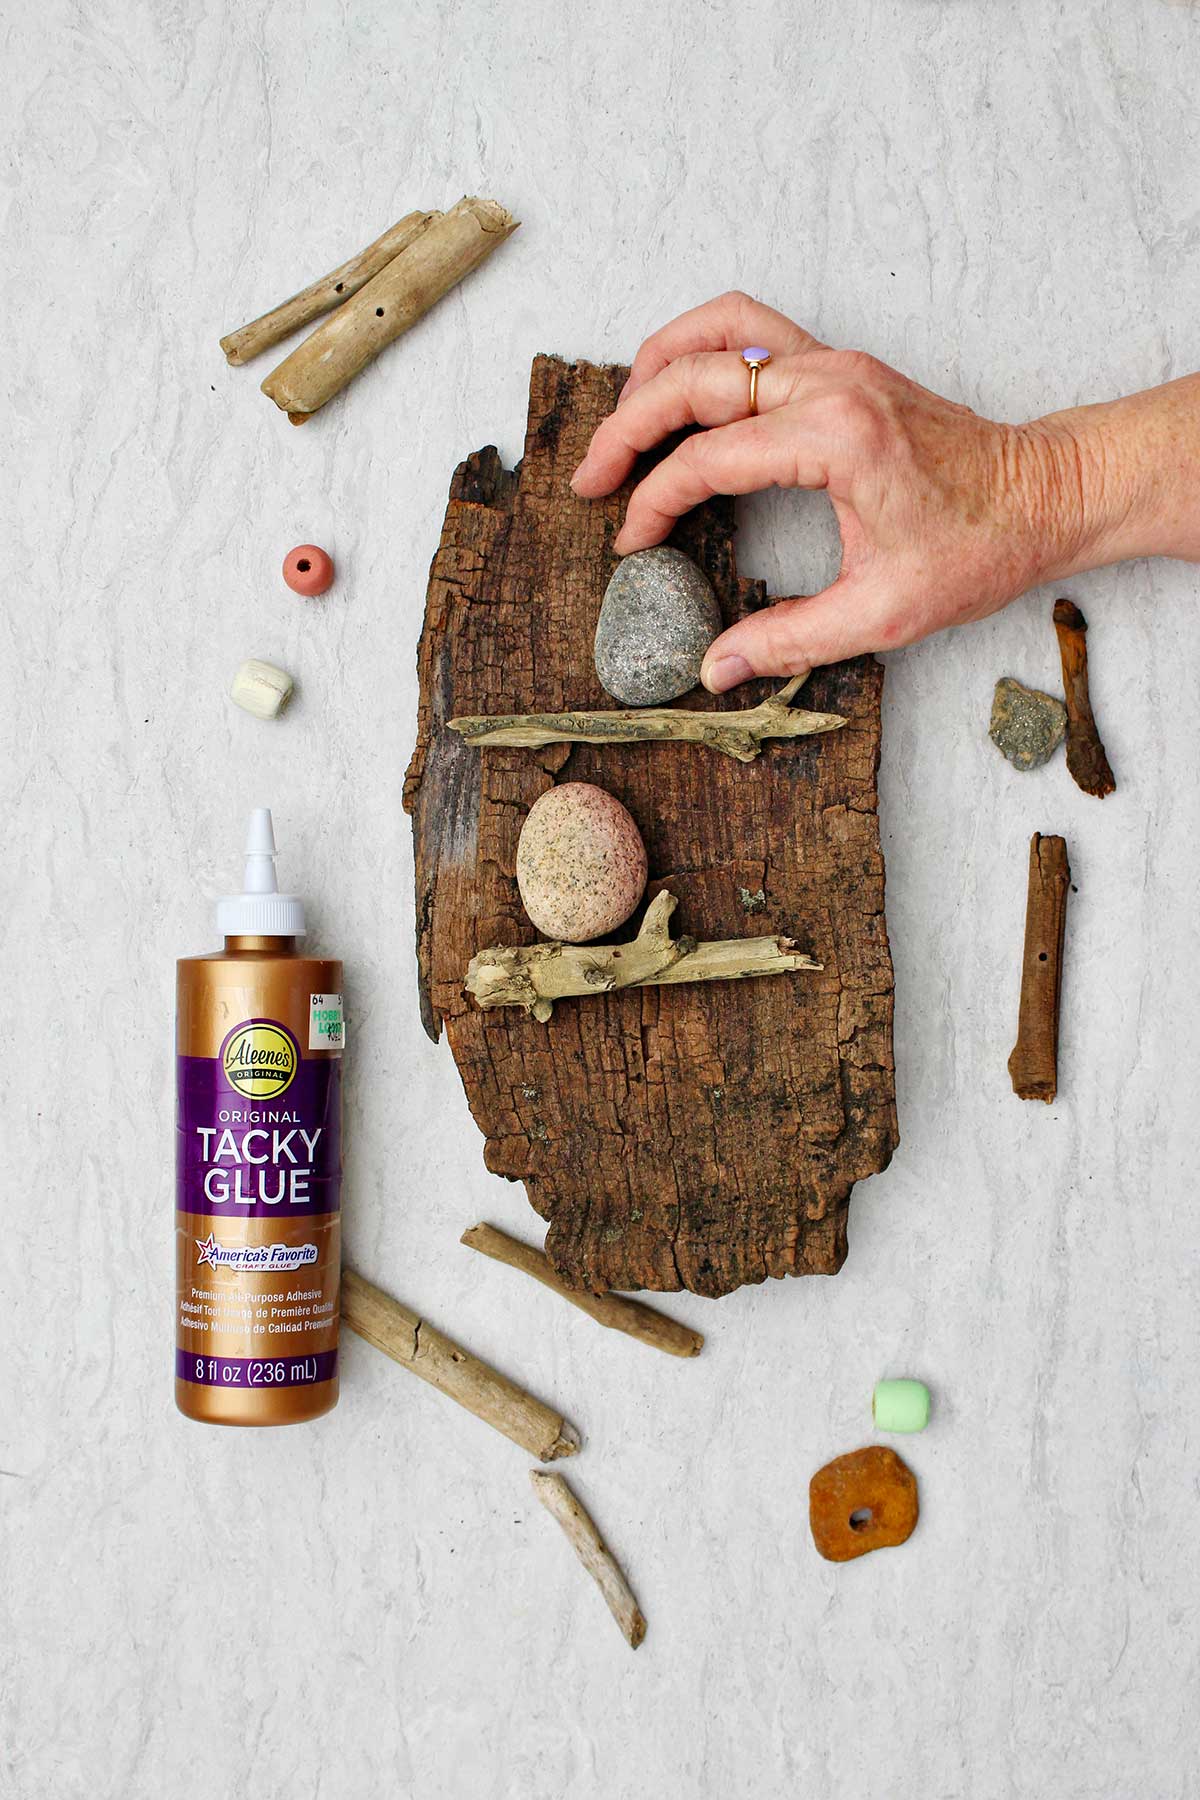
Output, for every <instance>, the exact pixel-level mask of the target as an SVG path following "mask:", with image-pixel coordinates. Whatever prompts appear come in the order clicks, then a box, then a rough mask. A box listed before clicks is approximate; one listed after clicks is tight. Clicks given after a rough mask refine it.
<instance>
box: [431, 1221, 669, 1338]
mask: <svg viewBox="0 0 1200 1800" xmlns="http://www.w3.org/2000/svg"><path fill="white" fill-rule="evenodd" d="M460 1242H462V1243H464V1244H466V1245H467V1246H468V1247H469V1248H470V1249H472V1250H480V1251H482V1252H483V1254H484V1256H490V1257H491V1258H492V1259H493V1260H494V1261H495V1262H499V1263H504V1264H506V1266H507V1267H508V1268H510V1269H521V1270H522V1271H523V1272H524V1273H525V1274H526V1275H532V1276H533V1279H534V1280H535V1281H540V1282H541V1284H542V1286H543V1287H548V1288H549V1289H550V1291H551V1293H554V1294H561V1295H562V1298H563V1299H564V1300H569V1301H570V1303H571V1305H572V1306H577V1307H578V1308H579V1310H580V1312H585V1313H587V1314H588V1316H589V1318H593V1319H595V1320H596V1322H597V1324H600V1325H607V1326H610V1327H611V1328H612V1330H614V1331H623V1332H624V1333H625V1334H626V1336H627V1337H631V1338H637V1339H638V1341H639V1343H643V1344H649V1345H650V1346H651V1348H652V1349H654V1350H665V1351H666V1353H667V1355H668V1356H699V1354H700V1352H701V1350H702V1349H703V1347H704V1339H703V1337H702V1336H701V1334H700V1332H698V1331H693V1330H692V1329H691V1327H690V1326H688V1325H681V1324H680V1323H679V1322H678V1320H676V1319H669V1318H668V1317H667V1315H666V1314H665V1313H660V1312H655V1310H654V1308H653V1307H652V1306H643V1305H642V1303H641V1301H640V1300H628V1299H626V1298H625V1296H624V1295H623V1294H589V1293H586V1292H585V1291H583V1290H582V1289H577V1288H570V1287H568V1286H567V1284H566V1282H565V1281H563V1279H562V1277H561V1276H560V1275H559V1274H558V1272H557V1270H556V1269H555V1267H554V1265H553V1263H552V1262H551V1261H550V1258H549V1257H548V1256H547V1255H546V1253H545V1251H543V1250H537V1249H535V1248H534V1246H533V1245H532V1244H526V1243H523V1242H522V1241H521V1239H520V1238H514V1237H509V1235H508V1233H507V1232H506V1231H499V1230H497V1228H496V1226H495V1225H472V1226H471V1228H470V1230H468V1231H464V1232H463V1234H462V1238H461V1240H460Z"/></svg>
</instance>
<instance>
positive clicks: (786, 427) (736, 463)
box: [613, 407, 828, 556]
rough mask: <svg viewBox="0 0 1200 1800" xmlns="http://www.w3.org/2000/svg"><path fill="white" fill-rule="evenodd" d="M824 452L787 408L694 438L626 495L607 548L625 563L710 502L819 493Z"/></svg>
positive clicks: (819, 439) (823, 475) (824, 468)
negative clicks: (797, 491) (769, 490)
mask: <svg viewBox="0 0 1200 1800" xmlns="http://www.w3.org/2000/svg"><path fill="white" fill-rule="evenodd" d="M825 448H826V440H824V439H823V438H822V436H821V435H820V434H819V433H817V432H814V431H813V430H811V429H810V428H809V427H807V426H806V425H805V424H804V422H803V419H802V418H800V417H799V416H798V415H797V413H796V411H795V410H794V409H793V408H791V407H782V408H780V409H779V410H778V411H776V412H771V413H765V414H763V415H762V416H761V417H760V418H755V419H741V420H739V421H738V423H737V424H735V425H725V426H723V427H722V428H721V429H720V430H718V431H704V432H698V433H697V434H696V436H695V437H690V438H686V439H685V440H684V442H683V443H682V444H681V445H680V446H679V448H678V450H675V451H672V453H671V455H670V456H667V457H664V458H663V460H662V462H660V463H659V464H658V465H657V467H656V468H653V469H651V471H650V473H649V475H647V476H646V479H645V480H644V481H640V482H639V483H638V485H637V487H635V488H634V490H633V493H632V494H631V495H630V497H629V505H628V507H627V508H626V511H625V522H624V524H623V525H622V526H621V529H620V531H619V532H618V534H617V537H616V540H615V542H614V544H613V548H614V550H616V552H617V553H618V555H620V556H626V555H628V553H629V552H630V551H631V550H644V549H645V548H646V547H647V545H649V544H659V543H661V542H662V540H663V538H665V537H666V535H667V533H668V532H669V531H670V529H671V527H672V525H674V523H675V521H676V519H678V518H681V517H682V516H683V514H684V513H685V512H690V511H691V509H692V507H693V506H699V505H700V503H701V501H703V500H711V499H712V497H713V495H714V494H752V493H755V492H757V490H758V489H759V488H766V487H804V488H823V487H824V486H825V485H826V483H827V481H828V467H827V464H826V461H825V456H824V450H825Z"/></svg>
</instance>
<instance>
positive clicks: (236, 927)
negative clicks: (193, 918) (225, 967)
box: [217, 806, 304, 937]
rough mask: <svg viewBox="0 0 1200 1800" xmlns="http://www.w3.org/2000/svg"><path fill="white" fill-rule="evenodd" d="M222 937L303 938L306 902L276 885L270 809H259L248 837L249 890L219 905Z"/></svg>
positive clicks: (247, 870) (251, 819) (255, 813)
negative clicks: (281, 890) (280, 890)
mask: <svg viewBox="0 0 1200 1800" xmlns="http://www.w3.org/2000/svg"><path fill="white" fill-rule="evenodd" d="M217 930H218V931H219V932H220V933H221V936H222V937H303V936H304V902H303V901H302V900H301V899H300V897H299V895H298V894H281V893H280V892H279V891H278V889H277V887H276V885H275V831H274V828H273V826H272V824H271V814H270V810H269V808H268V807H265V806H256V807H255V809H254V811H253V812H252V813H251V814H250V828H249V830H248V831H247V833H246V887H245V892H244V893H241V894H227V895H226V896H225V898H224V899H223V900H218V901H217Z"/></svg>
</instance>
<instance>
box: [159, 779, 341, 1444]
mask: <svg viewBox="0 0 1200 1800" xmlns="http://www.w3.org/2000/svg"><path fill="white" fill-rule="evenodd" d="M217 929H218V931H219V932H220V933H221V935H222V936H223V937H224V939H225V948H224V949H223V950H218V951H215V952H214V953H213V954H212V955H211V956H188V957H184V958H183V959H182V960H181V961H180V963H179V965H178V985H177V999H178V1005H177V1019H176V1033H177V1036H176V1052H177V1062H176V1080H177V1087H176V1117H175V1128H176V1129H175V1138H176V1163H175V1170H176V1173H175V1266H176V1301H175V1401H176V1404H177V1406H178V1407H179V1410H180V1411H181V1412H184V1413H186V1414H187V1415H188V1417H189V1418H190V1419H205V1420H207V1421H208V1423H209V1424H212V1425H294V1424H297V1423H299V1421H300V1420H302V1419H315V1418H317V1417H318V1415H319V1414H321V1413H323V1412H328V1411H329V1409H330V1407H332V1406H335V1405H336V1404H337V1397H338V1366H337V1359H338V1285H339V1276H340V1270H341V1211H340V1209H341V1180H342V1044H343V1038H344V1027H343V1022H342V965H341V963H340V962H331V961H328V960H327V959H325V958H323V957H312V956H303V955H301V953H300V951H299V949H298V948H297V944H298V940H299V939H301V938H302V937H303V936H304V907H303V904H302V903H301V901H300V900H299V899H298V897H297V896H296V895H294V894H281V893H279V892H278V891H277V888H276V882H275V834H274V830H273V829H272V825H271V815H270V813H269V812H268V811H267V809H266V808H265V807H260V808H258V810H257V811H255V812H253V813H252V814H251V815H250V830H249V833H248V836H247V840H246V874H245V889H244V892H243V893H241V894H235V895H231V896H230V897H228V898H227V899H224V900H221V901H219V902H218V905H217Z"/></svg>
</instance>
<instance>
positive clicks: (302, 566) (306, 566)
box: [296, 556, 312, 575]
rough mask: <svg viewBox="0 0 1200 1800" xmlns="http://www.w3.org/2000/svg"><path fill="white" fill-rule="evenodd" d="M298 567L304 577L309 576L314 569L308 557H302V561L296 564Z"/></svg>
mask: <svg viewBox="0 0 1200 1800" xmlns="http://www.w3.org/2000/svg"><path fill="white" fill-rule="evenodd" d="M296 567H297V568H298V569H299V571H300V573H301V574H302V575H307V574H308V571H309V570H310V569H311V568H312V564H311V563H310V562H309V560H308V558H307V556H302V557H301V558H300V561H299V562H298V563H297V564H296Z"/></svg>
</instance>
